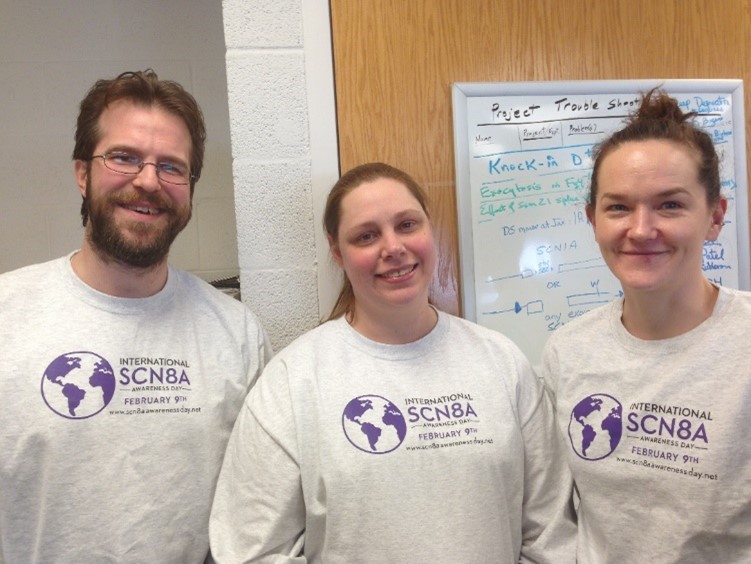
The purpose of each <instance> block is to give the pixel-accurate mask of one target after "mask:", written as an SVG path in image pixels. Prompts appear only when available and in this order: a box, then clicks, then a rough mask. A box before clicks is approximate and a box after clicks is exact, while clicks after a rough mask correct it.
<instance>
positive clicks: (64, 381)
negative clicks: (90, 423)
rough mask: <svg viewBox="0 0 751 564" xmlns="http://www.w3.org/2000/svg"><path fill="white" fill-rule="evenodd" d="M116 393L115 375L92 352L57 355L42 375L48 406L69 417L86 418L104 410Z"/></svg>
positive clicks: (43, 394) (43, 391) (110, 368)
mask: <svg viewBox="0 0 751 564" xmlns="http://www.w3.org/2000/svg"><path fill="white" fill-rule="evenodd" d="M114 394H115V374H114V372H113V370H112V366H110V363H109V362H107V361H106V360H105V359H104V358H102V357H101V356H99V355H98V354H95V353H92V352H83V351H79V352H72V353H67V354H63V355H60V356H58V357H57V358H56V359H55V360H53V361H52V362H51V363H50V365H49V366H48V367H47V370H45V371H44V376H42V397H43V398H44V401H45V402H46V403H47V405H48V406H49V408H50V409H51V410H52V411H54V412H55V413H57V414H58V415H62V416H63V417H67V418H68V419H85V418H87V417H91V416H92V415H96V414H97V413H99V412H100V411H102V410H103V409H104V408H105V407H107V405H108V404H109V402H110V401H111V400H112V396H113V395H114Z"/></svg>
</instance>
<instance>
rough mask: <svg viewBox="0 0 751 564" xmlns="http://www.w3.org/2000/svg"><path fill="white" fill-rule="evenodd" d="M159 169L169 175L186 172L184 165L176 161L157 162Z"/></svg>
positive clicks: (178, 174)
mask: <svg viewBox="0 0 751 564" xmlns="http://www.w3.org/2000/svg"><path fill="white" fill-rule="evenodd" d="M159 170H161V171H162V172H163V173H164V174H169V175H171V176H185V174H186V172H187V170H186V169H185V167H184V166H182V165H179V164H176V163H159Z"/></svg>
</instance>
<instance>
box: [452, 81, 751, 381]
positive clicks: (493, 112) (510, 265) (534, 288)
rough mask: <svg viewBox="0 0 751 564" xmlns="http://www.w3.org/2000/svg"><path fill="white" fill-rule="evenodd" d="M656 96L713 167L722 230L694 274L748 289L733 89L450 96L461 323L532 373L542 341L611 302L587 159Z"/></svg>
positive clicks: (737, 91)
mask: <svg viewBox="0 0 751 564" xmlns="http://www.w3.org/2000/svg"><path fill="white" fill-rule="evenodd" d="M656 86H660V87H662V88H663V89H664V90H665V91H667V92H668V93H669V94H670V95H671V96H673V97H674V98H676V99H677V100H678V101H679V104H680V105H681V107H682V109H683V111H696V112H698V113H699V116H698V117H697V118H696V121H695V123H696V124H697V125H699V126H700V127H702V128H703V129H704V130H705V131H706V132H707V133H709V134H710V136H711V137H712V139H713V141H714V143H715V146H716V148H717V152H718V154H719V156H720V176H721V183H722V190H723V194H724V195H725V196H726V197H727V198H728V210H727V214H726V216H725V225H724V227H723V229H722V232H721V234H720V238H719V240H718V241H716V242H707V243H705V247H704V265H703V268H704V272H705V274H706V276H707V277H708V278H709V279H710V280H712V281H714V282H716V283H718V284H720V285H723V286H729V287H733V288H742V289H746V290H748V289H749V286H750V283H749V278H750V277H751V268H750V267H749V236H748V202H747V194H748V187H747V176H746V142H745V129H744V127H745V126H744V124H745V120H744V116H743V82H742V81H741V80H612V81H573V82H568V81H567V82H516V83H455V84H454V85H453V89H452V90H453V91H452V98H453V114H454V116H453V117H454V152H455V160H456V189H457V212H458V225H459V250H460V257H459V259H460V260H459V262H460V269H461V275H462V306H463V312H464V317H466V318H467V319H470V320H472V321H476V322H477V323H479V324H480V325H484V326H486V327H490V328H492V329H495V330H498V331H500V332H502V333H503V334H505V335H507V336H508V337H510V338H511V339H513V340H514V341H515V342H516V344H517V345H518V346H519V347H520V348H521V349H522V351H523V352H524V353H525V354H526V355H527V358H529V360H530V362H531V363H532V364H533V365H534V366H536V367H537V366H539V364H540V358H541V353H542V348H543V346H544V344H545V341H546V340H547V337H548V336H549V335H550V333H551V332H552V331H555V330H556V329H557V328H558V327H561V326H562V325H564V324H565V323H567V322H569V321H571V320H573V319H575V318H577V317H579V316H581V315H583V314H584V313H585V312H587V311H589V310H591V309H593V308H595V307H597V306H600V305H602V304H605V303H607V302H609V301H611V300H613V299H616V298H618V297H620V296H622V295H623V294H622V290H621V287H620V284H619V282H618V280H617V279H616V278H615V277H614V276H613V275H612V274H611V273H610V271H609V269H608V268H607V266H606V265H605V262H604V260H603V259H602V256H601V255H600V251H599V248H598V246H597V243H596V242H595V240H594V235H593V232H592V227H591V225H590V224H589V222H588V221H587V217H586V214H585V211H584V207H585V202H586V197H587V194H588V191H589V181H590V177H591V173H592V159H591V154H592V148H593V147H594V145H595V144H597V143H598V142H600V141H602V140H604V138H606V137H607V136H608V135H609V134H610V133H612V132H614V131H616V130H618V129H620V128H621V127H622V126H623V125H624V118H625V117H627V116H628V114H629V113H630V112H632V111H633V110H635V109H637V108H638V106H639V103H640V100H641V95H642V93H644V92H647V91H649V90H650V89H651V88H654V87H656Z"/></svg>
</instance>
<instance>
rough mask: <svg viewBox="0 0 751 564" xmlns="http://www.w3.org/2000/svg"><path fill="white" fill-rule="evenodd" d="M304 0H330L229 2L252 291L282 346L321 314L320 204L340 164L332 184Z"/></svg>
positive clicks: (233, 128) (240, 217)
mask: <svg viewBox="0 0 751 564" xmlns="http://www.w3.org/2000/svg"><path fill="white" fill-rule="evenodd" d="M304 2H308V9H310V7H311V6H313V4H318V5H322V4H321V2H320V1H318V0H223V2H222V7H223V13H224V35H225V40H226V44H227V53H226V64H227V87H228V98H229V115H230V132H231V138H232V156H233V173H234V182H235V210H236V215H237V236H238V260H239V266H240V276H241V282H242V295H243V301H245V302H246V303H247V304H248V305H249V306H250V307H251V309H253V311H255V312H256V314H257V315H258V316H259V317H260V319H261V321H262V323H263V325H264V327H265V328H266V330H267V332H268V333H269V336H270V338H271V340H272V343H273V345H274V348H275V350H279V349H281V348H282V347H284V346H285V345H287V344H288V343H289V342H291V341H292V340H293V339H295V338H296V337H297V336H299V335H300V334H302V333H304V332H305V331H307V330H309V329H311V328H313V327H315V326H316V325H317V324H318V322H319V320H320V313H319V296H318V284H319V278H320V276H319V260H318V258H317V254H319V253H320V252H321V249H320V246H321V245H320V235H317V234H316V230H317V229H320V228H319V225H320V221H318V220H317V218H316V217H315V216H316V213H314V210H315V209H317V206H318V208H320V198H321V196H323V197H324V198H325V194H326V193H327V189H328V188H330V186H331V184H332V183H333V181H332V178H333V180H335V179H336V171H335V170H334V171H333V173H332V172H329V173H327V174H326V175H324V178H323V180H322V182H323V184H322V185H323V188H319V187H318V184H319V182H318V181H317V180H316V179H317V178H318V177H319V176H320V175H317V173H316V171H317V170H318V164H317V162H318V161H316V160H315V159H314V158H313V154H314V151H312V148H311V135H310V132H311V118H312V116H311V108H310V107H309V99H310V96H309V94H310V92H309V91H308V89H309V84H310V80H309V78H310V77H308V76H306V55H309V52H310V48H311V46H310V45H306V44H305V41H304V36H305V33H304V25H303V24H304V21H303V20H304V17H305V14H306V11H305V8H304V5H303V3H304ZM323 5H324V7H323V11H324V12H325V13H326V15H327V13H328V8H327V7H326V6H325V2H324V3H323ZM317 15H319V16H320V15H322V12H321V11H320V10H319V12H318V13H317ZM329 53H330V49H329ZM307 62H308V63H309V62H310V61H307ZM330 96H331V97H332V98H333V86H332V90H331V93H330ZM331 106H333V102H332V104H331ZM332 128H333V125H332ZM331 149H332V150H333V151H334V152H335V151H336V146H335V143H334V146H333V147H332V148H331ZM317 238H318V243H319V244H318V248H317Z"/></svg>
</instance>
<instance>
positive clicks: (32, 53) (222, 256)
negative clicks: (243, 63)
mask: <svg viewBox="0 0 751 564" xmlns="http://www.w3.org/2000/svg"><path fill="white" fill-rule="evenodd" d="M147 67H152V68H153V69H154V70H156V71H157V72H158V73H159V75H160V76H161V77H162V78H170V79H173V80H177V81H178V82H180V83H181V84H183V86H185V87H186V88H187V89H188V90H189V91H191V92H192V93H193V94H194V95H195V96H196V98H197V99H198V101H199V103H200V104H201V107H202V109H203V111H204V114H205V117H206V124H207V130H208V142H207V146H206V158H205V167H204V172H203V175H202V177H201V180H200V181H199V183H198V185H197V187H196V193H195V197H194V210H193V219H192V220H191V222H190V224H189V225H188V227H187V228H186V229H185V231H183V233H181V234H180V235H179V236H178V238H177V240H176V241H175V244H174V245H173V248H172V252H171V254H170V259H171V261H172V262H173V263H174V264H176V265H177V266H179V267H181V268H185V269H186V270H190V271H192V272H194V273H196V274H198V275H199V276H201V277H202V278H204V279H206V280H212V279H215V278H220V277H224V276H231V275H235V274H237V273H238V271H239V269H238V259H237V234H236V229H235V217H234V191H233V182H232V181H233V179H232V156H231V149H230V134H229V110H228V105H227V82H226V66H225V42H224V27H223V19H222V5H221V0H205V1H204V0H202V1H200V2H184V1H183V0H159V1H158V2H137V1H134V0H126V1H124V2H115V1H114V0H54V1H53V0H24V1H23V2H17V1H15V0H0V76H2V77H3V79H2V80H1V81H0V102H1V103H0V123H2V127H0V200H2V202H3V205H2V206H0V272H6V271H8V270H12V269H15V268H19V267H21V266H25V265H28V264H32V263H36V262H41V261H45V260H49V259H52V258H55V257H58V256H62V255H64V254H67V253H68V252H70V251H72V250H74V249H77V248H78V247H79V246H80V244H81V238H82V236H83V229H82V227H81V220H80V215H79V209H80V201H81V200H80V196H79V194H78V189H77V187H76V184H75V180H74V177H73V162H72V161H71V152H72V150H73V132H74V128H75V119H76V116H77V114H78V103H79V102H80V100H81V98H82V97H83V96H84V95H85V93H86V91H87V90H88V89H89V87H90V86H91V85H92V84H93V83H94V81H95V80H97V79H99V78H103V77H113V76H116V75H117V74H119V73H120V72H123V71H125V70H136V69H144V68H147Z"/></svg>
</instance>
